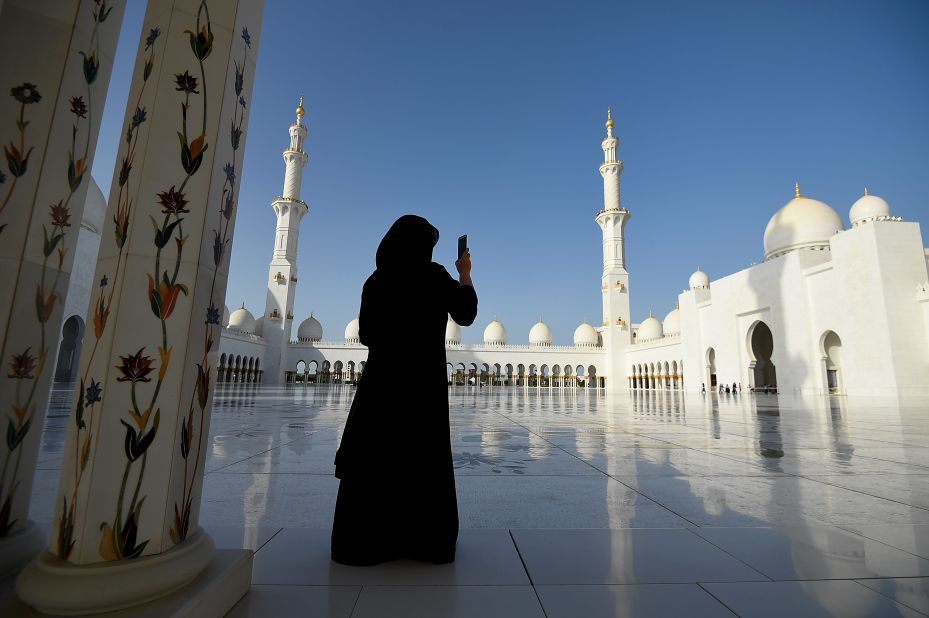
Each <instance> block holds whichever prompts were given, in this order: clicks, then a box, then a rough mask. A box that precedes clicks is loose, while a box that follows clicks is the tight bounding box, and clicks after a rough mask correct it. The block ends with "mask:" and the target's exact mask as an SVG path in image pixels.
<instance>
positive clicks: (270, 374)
mask: <svg viewBox="0 0 929 618" xmlns="http://www.w3.org/2000/svg"><path fill="white" fill-rule="evenodd" d="M296 113H297V120H296V122H294V123H293V124H291V125H290V128H289V129H288V132H289V134H290V143H289V144H288V146H287V148H285V149H284V153H283V157H284V188H283V191H282V192H281V197H278V198H277V199H275V200H274V201H273V202H271V207H272V208H273V209H274V214H275V215H276V216H277V229H276V230H275V233H274V248H273V252H272V254H271V264H270V266H269V268H268V294H267V299H266V301H265V312H264V326H263V329H262V337H264V339H265V341H266V342H267V351H266V353H265V360H264V362H265V367H264V369H265V376H266V377H267V381H268V382H269V383H271V384H279V383H280V382H281V381H282V380H283V377H284V376H283V371H284V370H283V367H284V364H285V362H286V357H287V348H288V346H289V344H290V335H291V327H292V325H293V309H294V295H295V292H296V288H297V239H298V238H299V235H300V221H301V220H302V219H303V217H304V215H306V213H307V212H309V209H310V207H309V206H307V203H306V202H304V201H303V199H301V197H300V189H301V185H302V184H303V167H304V166H305V165H306V164H307V161H308V160H309V157H308V156H307V154H306V152H305V151H304V150H303V148H304V145H305V141H306V136H307V127H306V125H305V124H303V116H304V114H305V111H304V109H303V95H302V94H301V95H300V102H299V103H298V104H297V109H296Z"/></svg>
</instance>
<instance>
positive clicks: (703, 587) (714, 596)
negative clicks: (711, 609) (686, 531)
mask: <svg viewBox="0 0 929 618" xmlns="http://www.w3.org/2000/svg"><path fill="white" fill-rule="evenodd" d="M859 585H860V584H859ZM697 586H699V587H700V589H701V590H703V591H704V592H705V593H707V594H708V595H710V596H711V597H712V598H713V599H714V600H715V601H716V602H717V603H719V604H720V605H721V606H723V607H725V608H726V609H727V610H728V611H730V612H732V615H733V616H738V615H739V614H737V613H736V611H735V610H734V609H732V608H731V607H729V606H728V605H727V604H726V603H725V601H723V600H722V599H720V598H719V597H718V596H716V595H715V594H713V591H712V590H710V589H709V588H707V587H706V586H705V585H704V584H703V583H700V582H698V583H697Z"/></svg>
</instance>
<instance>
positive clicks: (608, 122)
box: [606, 107, 613, 129]
mask: <svg viewBox="0 0 929 618" xmlns="http://www.w3.org/2000/svg"><path fill="white" fill-rule="evenodd" d="M606 128H607V129H612V128H613V108H612V107H608V108H606Z"/></svg>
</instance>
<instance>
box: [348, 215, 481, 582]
mask: <svg viewBox="0 0 929 618" xmlns="http://www.w3.org/2000/svg"><path fill="white" fill-rule="evenodd" d="M438 240H439V231H438V230H437V229H435V228H434V227H433V226H432V225H431V224H430V223H429V222H428V221H426V220H425V219H423V218H422V217H417V216H415V215H404V216H402V217H400V218H399V219H397V221H396V222H394V224H393V225H392V226H391V228H390V229H389V230H388V231H387V234H386V235H385V236H384V239H383V240H381V244H380V246H378V248H377V256H376V263H377V269H376V270H375V271H374V273H373V274H372V275H371V276H370V277H368V280H367V281H365V284H364V289H363V290H362V293H361V312H360V314H359V318H358V321H359V326H360V329H359V339H360V340H361V343H362V344H364V345H366V346H368V360H367V364H366V365H365V370H364V373H362V374H361V379H360V380H359V382H358V388H357V390H356V391H355V399H354V401H353V402H352V408H351V411H350V412H349V414H348V420H347V421H346V423H345V430H344V431H343V433H342V442H341V444H340V445H339V450H338V452H336V456H335V465H336V468H335V476H336V478H338V479H340V483H339V495H338V498H337V499H336V506H335V517H334V520H333V525H332V547H331V550H332V554H331V555H332V559H333V560H334V561H336V562H340V563H342V564H350V565H356V566H366V565H372V564H378V563H380V562H385V561H387V560H394V559H396V558H401V557H405V558H413V559H416V560H424V561H428V562H434V563H446V562H452V561H453V560H454V559H455V544H456V542H457V539H458V501H457V497H456V495H455V471H454V468H453V467H452V449H451V439H450V436H449V422H448V389H447V385H446V382H447V381H448V376H447V372H446V365H445V361H446V359H445V326H446V322H447V320H448V316H449V315H451V318H452V319H453V320H455V322H457V323H458V324H460V325H462V326H469V325H471V323H473V322H474V318H475V317H476V316H477V294H476V293H475V291H474V285H473V284H472V282H471V255H470V253H469V252H467V251H466V252H465V253H464V255H463V256H462V257H461V258H460V259H459V260H458V261H456V262H455V267H456V268H457V269H458V275H459V276H458V281H455V280H454V279H453V278H452V277H451V276H449V274H448V272H447V271H446V270H445V268H444V267H443V266H441V265H440V264H437V263H435V262H433V261H432V249H433V247H435V244H436V242H437V241H438ZM411 320H415V321H416V323H417V324H419V325H420V326H419V328H420V329H421V330H420V334H418V335H417V336H418V337H419V338H420V339H419V344H418V345H416V346H397V345H396V342H397V329H398V328H403V325H405V324H409V323H410V321H411ZM398 367H400V368H408V367H416V368H417V371H418V372H420V375H421V376H422V379H421V381H418V383H417V385H416V388H411V389H404V390H402V391H400V390H399V389H397V379H396V373H395V371H396V370H397V368H398Z"/></svg>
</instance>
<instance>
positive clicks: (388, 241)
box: [375, 215, 439, 269]
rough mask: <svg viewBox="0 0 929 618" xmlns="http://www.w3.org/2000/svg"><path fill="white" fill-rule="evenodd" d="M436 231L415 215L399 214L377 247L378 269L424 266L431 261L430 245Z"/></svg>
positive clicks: (437, 236) (437, 237)
mask: <svg viewBox="0 0 929 618" xmlns="http://www.w3.org/2000/svg"><path fill="white" fill-rule="evenodd" d="M437 242H439V230H437V229H435V227H433V225H432V224H431V223H429V222H428V221H426V220H425V219H423V218H422V217H419V216H417V215H403V216H402V217H400V218H399V219H397V220H396V221H394V224H393V225H391V226H390V229H389V230H387V233H386V234H384V238H383V240H381V244H380V245H378V247H377V255H376V257H375V262H376V264H377V267H378V268H387V269H390V268H397V267H405V268H409V267H416V266H425V265H427V264H429V263H430V262H432V248H433V247H435V244H436V243H437Z"/></svg>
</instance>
